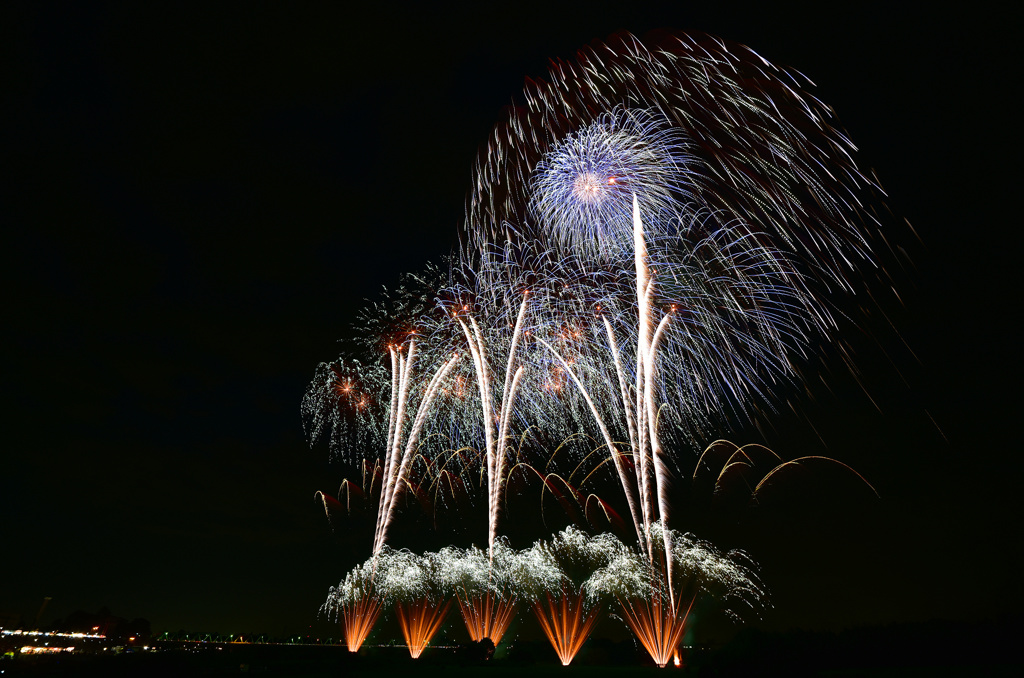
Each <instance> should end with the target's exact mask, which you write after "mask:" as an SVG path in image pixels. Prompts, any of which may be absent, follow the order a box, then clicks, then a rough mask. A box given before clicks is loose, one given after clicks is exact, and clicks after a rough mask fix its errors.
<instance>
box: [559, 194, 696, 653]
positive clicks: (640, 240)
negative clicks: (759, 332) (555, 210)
mask: <svg viewBox="0 0 1024 678" xmlns="http://www.w3.org/2000/svg"><path fill="white" fill-rule="evenodd" d="M633 247H634V265H635V268H636V295H637V322H638V327H637V346H636V383H635V384H634V393H635V398H630V394H629V390H628V388H627V384H626V378H625V372H624V370H623V367H622V362H621V360H620V359H619V354H618V347H617V343H616V341H615V333H614V331H613V329H612V326H611V323H610V322H609V321H608V319H607V318H605V319H604V324H605V329H606V332H607V334H608V340H609V345H610V348H611V351H612V353H613V356H614V362H615V369H616V373H617V377H618V381H619V386H620V395H621V397H622V409H623V412H624V414H625V419H626V422H627V425H628V428H629V436H630V443H631V445H632V450H633V459H632V461H633V469H634V471H633V472H630V470H629V469H628V468H627V465H626V464H625V463H624V462H623V458H622V456H623V455H622V453H621V452H620V451H619V449H618V446H617V445H616V444H615V443H614V441H613V440H612V437H611V434H610V432H609V429H608V426H607V425H606V424H605V421H604V418H603V417H602V416H601V414H600V412H599V410H598V408H597V407H596V406H595V404H594V401H593V398H592V397H591V395H590V394H589V393H588V392H587V389H586V387H585V386H584V384H583V382H582V381H581V380H580V378H579V376H578V375H577V374H576V372H575V371H574V370H573V369H572V367H571V366H570V365H569V363H568V361H566V360H565V358H564V357H563V356H561V355H560V354H559V353H558V352H557V351H556V350H555V349H554V348H553V347H552V346H551V345H550V344H549V343H547V342H545V341H543V340H540V341H541V342H542V343H543V344H544V345H545V346H546V347H547V348H548V350H550V351H551V352H552V353H553V354H554V355H555V357H556V358H557V359H558V360H559V362H560V363H561V364H562V367H563V369H564V370H565V371H566V374H568V375H569V377H570V378H571V379H572V380H573V382H574V383H575V384H576V386H577V387H578V388H579V390H580V392H581V394H582V396H583V398H584V400H585V401H586V402H587V405H588V406H589V408H590V411H591V413H592V415H593V416H594V420H595V422H596V423H597V425H598V428H599V429H600V430H601V435H602V436H603V438H604V440H605V444H606V445H607V447H608V450H609V453H610V454H611V456H612V460H613V462H614V465H615V469H616V473H617V474H618V476H619V480H620V482H621V484H622V489H623V493H624V494H625V496H626V501H627V503H628V504H629V509H630V514H631V516H632V518H633V525H634V527H635V529H636V534H637V540H638V543H639V546H640V548H641V550H642V551H645V552H646V553H647V558H648V564H649V568H650V576H651V577H652V579H653V580H655V581H653V582H652V584H653V585H652V587H651V591H652V595H651V599H650V600H648V601H631V602H624V603H623V605H622V607H623V613H624V618H625V619H626V623H627V624H628V625H629V627H630V629H632V631H633V632H634V633H635V634H636V635H637V637H638V638H640V640H641V642H642V643H643V645H644V647H645V648H647V650H648V652H650V653H651V657H652V658H653V659H654V661H655V662H656V663H657V664H658V665H659V666H665V665H666V664H667V663H668V662H669V660H670V659H671V658H672V655H673V654H674V653H675V650H676V646H677V644H678V641H679V638H680V637H681V636H682V630H683V627H684V624H685V622H686V618H687V612H688V610H689V608H688V607H687V608H686V610H684V609H683V608H682V606H681V601H678V600H677V599H676V595H675V586H674V581H673V564H672V556H671V553H672V548H671V544H670V543H669V542H670V533H669V531H668V530H667V527H666V526H665V523H666V520H667V518H668V496H667V479H668V477H667V476H668V470H667V468H666V466H665V461H664V458H663V450H662V447H661V442H660V438H659V436H658V407H657V402H656V399H655V387H656V384H657V373H656V366H657V363H656V360H655V358H656V356H657V352H658V346H659V344H660V343H661V340H662V338H663V337H664V334H665V329H666V327H667V326H668V323H669V320H670V318H671V315H669V314H666V315H665V316H664V317H662V318H661V320H660V321H659V322H658V324H657V326H655V324H654V305H653V303H652V300H653V296H654V277H653V275H652V272H651V270H650V266H649V264H648V256H647V245H646V242H645V239H644V228H643V220H642V219H641V215H640V207H639V203H638V201H637V198H636V196H635V195H634V196H633ZM652 530H658V531H660V532H661V534H659V535H658V536H659V537H660V538H661V540H662V541H663V543H664V545H665V548H664V550H663V552H662V554H660V555H659V554H657V553H656V552H655V549H654V545H653V540H652V534H651V531H652ZM665 598H667V600H666V599H665Z"/></svg>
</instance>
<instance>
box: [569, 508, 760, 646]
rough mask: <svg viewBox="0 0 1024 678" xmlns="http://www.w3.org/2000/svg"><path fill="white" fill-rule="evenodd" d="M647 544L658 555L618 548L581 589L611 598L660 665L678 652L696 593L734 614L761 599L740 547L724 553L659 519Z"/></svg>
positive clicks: (754, 606) (750, 565)
mask: <svg viewBox="0 0 1024 678" xmlns="http://www.w3.org/2000/svg"><path fill="white" fill-rule="evenodd" d="M648 544H649V545H650V546H651V548H652V549H653V550H654V551H655V553H656V554H657V557H655V558H653V559H648V557H647V555H648V554H646V553H644V554H641V553H636V552H632V551H630V550H628V549H625V548H620V549H616V550H614V551H612V557H611V558H610V559H609V561H608V564H607V565H605V566H604V567H601V568H599V569H597V570H596V571H594V573H593V574H592V575H591V576H590V578H589V579H587V581H586V582H585V583H584V585H583V587H582V589H583V590H584V591H586V593H587V596H588V597H590V598H600V597H602V596H610V597H612V598H613V599H615V600H616V602H617V603H618V605H619V608H620V610H621V611H622V615H623V619H624V620H625V622H626V625H627V626H628V627H629V628H630V630H631V631H633V633H634V634H635V635H636V637H637V638H638V639H639V640H640V642H641V644H642V645H643V646H644V648H645V649H646V650H647V651H648V653H649V654H650V655H651V658H652V659H653V660H654V661H655V663H656V664H658V665H659V666H665V665H666V664H667V663H668V662H669V661H670V660H671V659H672V658H673V657H674V656H677V652H678V648H679V640H680V638H681V637H682V634H683V631H684V630H685V628H686V623H687V619H688V618H689V614H690V611H691V609H692V608H693V606H694V604H695V603H697V602H698V600H699V599H700V598H706V599H707V600H712V601H714V603H715V604H716V605H721V606H722V607H723V609H724V611H725V612H726V614H728V615H729V616H731V617H733V618H734V619H740V618H741V617H740V613H741V612H743V611H750V610H754V611H756V610H758V609H759V608H760V607H761V606H763V605H764V604H765V593H764V588H763V586H762V585H761V582H760V580H759V579H758V577H757V574H756V572H755V569H754V567H753V563H752V562H751V561H750V559H749V558H748V557H747V555H746V554H745V553H743V552H742V551H730V552H728V553H724V554H723V553H722V552H721V551H719V550H717V549H716V548H715V547H714V546H712V545H711V544H709V543H708V542H705V541H701V540H698V539H696V538H694V537H693V536H692V535H689V534H680V533H678V532H676V531H674V530H666V529H664V528H663V526H661V525H659V524H654V525H652V526H651V530H650V533H649V539H648ZM666 544H669V546H668V548H667V549H666ZM668 563H671V564H672V567H669V566H668ZM672 591H676V595H675V597H674V598H673V596H672V594H671V592H672Z"/></svg>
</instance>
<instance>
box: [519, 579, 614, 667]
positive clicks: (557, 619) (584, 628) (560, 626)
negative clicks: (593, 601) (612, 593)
mask: <svg viewBox="0 0 1024 678" xmlns="http://www.w3.org/2000/svg"><path fill="white" fill-rule="evenodd" d="M546 597H547V605H543V604H542V603H541V601H538V602H536V603H534V604H533V612H534V614H536V615H537V620H538V621H540V625H541V628H542V629H544V635H545V636H547V637H548V641H549V642H550V643H551V647H553V648H555V652H556V653H557V654H558V658H559V659H560V660H562V666H568V665H569V663H570V662H572V659H573V657H575V656H576V653H577V652H579V651H580V648H581V647H583V643H584V642H586V640H587V637H588V636H589V635H590V632H591V631H593V630H594V626H595V625H596V624H597V619H598V612H600V607H599V606H595V607H593V608H591V609H590V610H589V611H588V610H585V609H584V605H583V594H582V593H581V594H578V595H572V594H570V593H567V592H563V593H562V595H561V596H559V598H558V600H555V599H553V598H552V597H551V594H550V593H548V594H546Z"/></svg>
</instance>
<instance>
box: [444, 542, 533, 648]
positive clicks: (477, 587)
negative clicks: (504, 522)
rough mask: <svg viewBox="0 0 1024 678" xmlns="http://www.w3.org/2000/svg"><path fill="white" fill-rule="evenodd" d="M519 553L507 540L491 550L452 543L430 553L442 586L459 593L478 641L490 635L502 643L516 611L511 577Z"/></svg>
mask: <svg viewBox="0 0 1024 678" xmlns="http://www.w3.org/2000/svg"><path fill="white" fill-rule="evenodd" d="M515 555H516V554H515V552H514V551H512V549H511V548H509V546H508V544H507V543H506V542H505V541H503V540H500V539H499V540H497V541H496V542H494V543H492V544H491V545H490V546H489V548H488V551H487V553H484V552H483V551H481V550H480V549H477V548H475V547H470V548H468V549H466V550H462V549H458V548H455V547H452V546H449V547H446V548H444V549H441V551H440V552H438V553H436V554H427V558H429V559H431V560H432V561H433V562H434V566H433V571H434V572H435V573H437V578H438V586H439V588H440V589H441V590H444V591H449V592H451V594H453V595H454V596H455V599H456V601H457V602H458V605H459V611H460V612H461V613H462V620H463V621H464V622H465V624H466V630H467V631H468V632H469V636H470V638H472V639H473V641H474V642H478V641H480V640H483V639H484V638H490V640H491V642H492V643H494V644H495V645H498V644H499V643H500V642H501V638H502V636H503V635H505V631H506V630H507V629H508V625H509V624H510V623H511V622H512V619H513V618H514V617H515V614H516V592H515V590H514V583H513V581H512V577H511V566H512V562H513V561H514V559H515Z"/></svg>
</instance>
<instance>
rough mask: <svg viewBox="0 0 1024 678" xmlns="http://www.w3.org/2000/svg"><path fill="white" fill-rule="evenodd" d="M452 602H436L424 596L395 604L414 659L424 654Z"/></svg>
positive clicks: (399, 622)
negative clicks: (420, 598) (414, 600)
mask: <svg viewBox="0 0 1024 678" xmlns="http://www.w3.org/2000/svg"><path fill="white" fill-rule="evenodd" d="M451 604H452V601H451V600H446V601H445V602H444V603H434V602H433V601H431V600H430V599H428V598H424V599H423V600H419V601H417V602H415V603H398V604H396V605H395V610H396V611H397V612H398V624H399V626H401V627H402V635H403V636H404V637H405V644H406V645H407V646H408V647H409V654H410V655H412V658H413V659H417V658H418V657H419V656H420V655H421V654H423V650H424V649H426V647H427V645H428V644H429V643H430V639H431V638H433V637H434V634H435V633H437V632H438V630H439V629H440V628H441V625H442V624H443V623H444V618H445V616H446V615H447V614H448V607H449V606H450V605H451Z"/></svg>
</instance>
